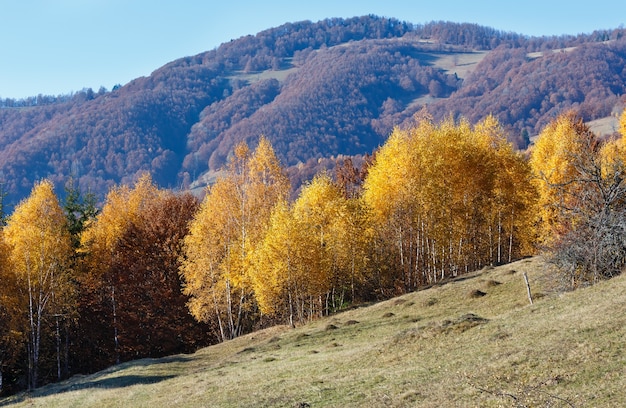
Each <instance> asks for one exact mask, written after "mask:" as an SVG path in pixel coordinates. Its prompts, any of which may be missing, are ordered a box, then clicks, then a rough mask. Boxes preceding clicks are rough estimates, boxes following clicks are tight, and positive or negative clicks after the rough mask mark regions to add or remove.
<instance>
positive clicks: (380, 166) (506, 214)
mask: <svg viewBox="0 0 626 408" xmlns="http://www.w3.org/2000/svg"><path fill="white" fill-rule="evenodd" d="M518 172H520V173H521V174H516V173H518ZM527 175H528V168H527V167H525V166H524V165H523V158H522V157H521V156H520V155H519V154H516V153H515V152H514V151H513V148H512V146H511V145H510V144H509V143H508V142H507V141H506V139H505V137H504V132H503V130H502V129H501V127H500V125H499V123H498V122H497V120H496V119H495V118H493V117H492V116H489V117H487V118H486V119H485V120H484V121H482V122H480V123H478V124H477V125H476V126H474V127H472V126H471V125H470V124H469V123H468V122H467V121H464V120H463V121H460V122H458V123H455V122H454V121H453V120H452V119H447V120H445V121H443V122H442V123H440V124H438V125H435V124H433V123H432V122H431V121H430V120H423V121H422V122H420V123H418V124H417V125H416V126H414V127H412V128H410V129H407V130H401V129H395V130H394V132H393V133H392V135H391V137H390V138H389V140H388V142H387V143H385V145H384V146H383V147H382V148H381V149H380V150H379V151H378V152H377V154H376V159H375V162H374V165H373V166H372V167H371V168H370V170H369V173H368V176H367V179H366V180H365V183H364V193H363V200H364V202H365V204H366V207H367V208H368V209H369V210H370V214H371V216H372V223H373V224H374V226H375V227H376V229H377V231H378V239H380V240H382V241H383V242H386V244H385V245H388V247H389V248H395V252H396V255H395V256H396V262H397V263H396V265H395V268H394V269H395V270H396V271H397V274H396V275H395V277H394V278H393V279H395V281H396V285H397V286H400V285H402V287H403V288H404V290H412V289H414V288H415V287H416V286H418V285H419V284H421V283H426V282H432V281H435V280H437V279H440V278H442V277H445V276H447V275H454V274H457V273H459V272H462V271H466V270H468V269H472V268H476V267H480V266H481V265H483V264H485V263H488V262H499V261H501V260H504V259H507V258H509V257H511V256H520V255H521V254H522V249H521V248H522V247H523V246H524V245H525V244H524V243H522V242H521V240H522V237H523V234H519V233H515V234H514V231H519V230H520V229H527V228H529V225H528V218H527V217H526V216H525V214H527V213H528V211H529V210H528V206H529V205H530V204H531V200H532V199H533V194H532V192H531V190H532V189H531V187H530V186H529V184H528V180H527ZM518 182H522V184H521V185H519V186H515V185H514V184H515V183H518ZM516 220H520V221H516ZM523 239H524V240H526V239H527V238H525V236H524V238H523ZM526 247H527V246H526ZM506 254H510V256H508V257H507V256H505V255H506Z"/></svg>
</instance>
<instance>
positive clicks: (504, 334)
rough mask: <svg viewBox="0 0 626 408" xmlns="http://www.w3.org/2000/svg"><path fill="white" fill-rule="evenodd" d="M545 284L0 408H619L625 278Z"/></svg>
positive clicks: (303, 333) (408, 307) (389, 304)
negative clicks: (565, 286) (568, 288)
mask: <svg viewBox="0 0 626 408" xmlns="http://www.w3.org/2000/svg"><path fill="white" fill-rule="evenodd" d="M524 273H526V274H527V275H528V277H529V281H530V286H531V289H532V292H533V299H534V303H533V304H532V305H531V304H529V300H528V298H527V292H526V286H525V283H524V279H523V274H524ZM553 273H554V272H553V271H552V270H551V268H550V267H549V266H548V265H547V264H546V263H544V261H543V260H542V259H541V258H538V257H535V258H529V259H524V260H521V261H518V262H515V263H512V264H508V265H503V266H499V267H496V268H491V267H489V268H485V269H483V270H481V271H478V272H475V273H472V274H468V275H464V276H463V277H460V278H457V279H453V280H450V281H447V282H444V283H441V284H438V285H436V286H433V287H430V288H428V289H425V290H420V291H418V292H414V293H409V294H406V295H403V296H401V297H398V298H394V299H390V300H388V301H385V302H381V303H377V304H372V305H364V306H363V307H360V308H354V309H352V310H349V311H345V312H343V313H339V314H336V315H334V316H330V317H328V318H324V319H320V320H317V321H314V322H311V323H310V324H307V325H304V326H302V327H298V328H296V329H291V328H289V327H286V326H276V327H272V328H269V329H266V330H263V331H259V332H255V333H251V334H248V335H245V336H242V337H240V338H237V339H235V340H232V341H228V342H225V343H221V344H218V345H215V346H211V347H208V348H205V349H201V350H199V351H198V352H196V353H195V354H190V355H177V356H171V357H167V358H162V359H144V360H137V361H131V362H127V363H123V364H120V365H117V366H114V367H111V368H109V369H106V370H104V371H101V372H98V373H95V374H92V375H89V376H76V377H73V378H72V379H70V380H67V381H64V382H62V383H57V384H52V385H48V386H46V387H43V388H40V389H37V390H35V391H34V392H33V393H32V394H19V395H16V396H13V397H9V398H7V399H4V400H0V406H7V405H11V406H16V407H20V406H29V407H38V406H41V407H43V406H45V407H67V406H81V407H90V406H93V407H95V406H97V407H117V406H135V407H155V406H186V407H187V406H188V407H196V406H220V407H228V406H232V407H235V406H237V407H241V406H255V407H258V406H264V407H270V406H271V407H330V406H336V407H339V406H341V407H361V406H394V407H409V406H410V407H414V406H420V407H430V406H433V407H434V406H494V407H495V406H557V407H572V406H619V405H623V404H624V403H625V402H626V392H625V390H626V382H625V380H624V378H625V377H624V375H623V374H624V373H623V370H624V365H625V363H626V351H625V350H624V348H623V347H622V343H623V342H622V340H623V338H624V336H625V335H626V329H625V328H626V321H625V319H626V317H625V316H626V313H625V312H626V308H625V305H626V297H625V296H626V295H625V293H626V276H624V275H622V276H619V277H616V278H614V279H612V280H609V281H604V282H601V283H599V284H597V285H594V286H593V287H587V288H584V289H579V290H577V291H574V292H561V291H559V290H558V286H556V285H555V284H554V282H555V276H554V275H553Z"/></svg>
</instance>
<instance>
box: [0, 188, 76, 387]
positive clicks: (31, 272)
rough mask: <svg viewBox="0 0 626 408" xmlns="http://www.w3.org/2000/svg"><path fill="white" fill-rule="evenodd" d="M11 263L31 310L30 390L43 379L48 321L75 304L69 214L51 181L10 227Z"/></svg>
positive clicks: (31, 198) (36, 191)
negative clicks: (41, 364) (44, 339)
mask: <svg viewBox="0 0 626 408" xmlns="http://www.w3.org/2000/svg"><path fill="white" fill-rule="evenodd" d="M4 234H5V239H6V243H7V246H8V248H9V254H10V255H9V262H10V265H11V267H12V269H13V273H14V274H15V279H16V281H17V286H18V293H19V295H20V296H21V297H22V300H21V304H22V305H24V307H25V308H26V310H25V314H26V315H27V320H28V321H27V327H26V328H25V330H24V331H25V332H26V333H27V334H28V368H29V388H31V389H32V388H35V387H37V385H38V380H39V362H40V355H41V341H42V338H43V335H44V333H43V331H44V330H45V328H46V324H45V322H46V321H48V320H49V319H51V318H52V317H53V316H54V315H63V314H66V313H68V311H69V309H71V308H72V307H73V285H72V280H71V276H70V271H69V270H68V267H69V261H70V257H71V254H72V245H71V240H70V234H69V231H68V229H67V225H66V218H65V214H64V213H63V209H62V208H61V206H60V204H59V201H58V199H57V197H56V195H55V194H54V188H53V185H52V183H51V182H49V181H47V180H44V181H42V182H40V183H38V184H36V185H35V187H34V188H33V190H32V192H31V194H30V196H29V197H28V198H27V199H25V200H24V201H23V202H22V203H20V204H19V205H18V206H17V207H16V209H15V211H14V213H13V214H12V215H11V217H10V218H9V220H8V223H7V226H6V228H5V231H4Z"/></svg>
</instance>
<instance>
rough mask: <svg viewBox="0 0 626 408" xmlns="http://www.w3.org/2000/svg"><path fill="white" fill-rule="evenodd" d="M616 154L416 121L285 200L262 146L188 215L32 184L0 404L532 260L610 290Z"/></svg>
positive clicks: (137, 200) (571, 281)
mask: <svg viewBox="0 0 626 408" xmlns="http://www.w3.org/2000/svg"><path fill="white" fill-rule="evenodd" d="M620 123H621V125H620V126H621V127H620V131H621V133H622V135H624V134H625V132H626V114H622V116H621V122H620ZM623 140H626V139H623V138H614V139H607V140H601V139H600V138H597V137H596V136H595V135H594V134H593V132H591V131H590V130H589V128H588V127H587V126H586V125H585V124H584V123H583V122H582V121H581V120H580V118H578V117H577V116H576V115H574V114H573V113H568V114H563V115H561V116H559V117H558V118H556V119H555V120H554V121H553V122H551V123H550V124H548V126H546V128H545V129H543V131H542V132H541V134H540V135H539V138H538V139H537V141H536V143H535V144H534V146H533V148H532V149H531V150H530V154H529V155H525V154H522V153H520V152H519V151H517V150H516V149H514V148H513V146H512V144H511V143H509V142H507V140H506V137H505V132H504V131H503V129H502V127H501V125H500V124H499V123H498V121H497V120H496V119H495V118H494V117H492V116H488V117H486V118H485V119H483V120H482V121H480V122H478V123H476V124H471V123H469V122H468V121H466V120H461V121H454V120H451V119H449V120H444V121H442V122H435V121H433V120H432V118H430V117H429V116H428V115H426V114H424V115H422V116H421V117H416V118H415V122H414V123H413V124H412V125H411V126H408V127H406V128H400V127H397V128H395V129H394V131H393V132H392V134H391V135H390V137H389V139H388V140H387V142H386V143H385V144H384V145H383V146H382V147H381V148H380V149H378V150H377V151H376V152H375V154H374V155H373V156H372V157H368V158H366V160H364V162H363V163H362V165H361V166H358V167H357V166H355V165H354V163H353V162H352V161H351V160H350V159H342V160H341V161H340V162H339V163H338V164H337V166H336V170H335V172H334V173H329V172H321V173H319V174H317V175H316V176H315V177H314V178H313V179H312V181H310V182H308V183H307V184H305V185H304V186H303V188H302V189H301V190H300V192H299V194H298V196H297V197H296V198H295V199H289V191H290V186H289V181H288V178H287V177H286V174H285V169H284V167H283V166H282V165H281V163H280V161H279V160H278V159H277V157H276V154H275V152H274V149H273V147H272V145H271V143H270V142H269V141H268V140H267V139H266V138H264V137H261V138H260V139H259V140H258V143H256V145H255V146H248V145H247V144H245V143H241V144H239V145H238V146H237V147H236V148H235V151H234V154H233V155H232V157H231V158H230V160H229V161H228V163H227V165H226V166H225V169H224V172H223V174H222V176H221V177H220V178H219V179H218V180H217V181H216V182H215V183H214V184H213V185H212V186H211V187H209V188H208V189H207V190H206V192H205V195H204V198H203V199H202V200H198V199H197V198H196V197H194V196H192V195H191V194H189V193H176V192H173V191H171V190H166V189H161V188H159V187H157V186H156V184H155V183H154V182H153V180H152V179H151V177H150V176H149V175H148V174H145V175H143V176H142V177H140V178H139V179H138V180H137V181H136V182H135V183H134V184H133V185H119V186H115V187H113V188H112V189H111V190H110V191H109V193H108V194H107V196H106V199H105V201H104V204H103V205H102V207H101V208H96V204H95V201H94V199H93V197H92V196H91V195H89V194H83V193H82V192H81V191H80V190H79V189H77V188H76V187H75V186H74V185H73V184H71V183H70V184H68V185H67V186H66V189H67V191H66V198H65V199H64V200H59V198H58V197H57V195H56V194H55V191H54V188H53V185H52V184H51V183H50V182H49V181H47V180H43V181H41V182H39V183H37V184H36V185H35V186H34V187H33V189H32V191H31V194H30V196H29V197H27V198H26V199H25V200H23V201H22V202H21V203H20V204H19V205H18V206H17V207H16V208H15V211H14V212H13V213H12V214H10V215H9V216H8V217H7V218H6V220H5V221H4V222H3V225H4V227H3V228H2V229H1V231H0V232H1V235H0V246H1V247H2V251H0V256H2V258H1V259H0V278H1V279H2V283H3V284H2V287H1V288H0V290H1V292H0V300H1V302H0V316H1V317H2V320H3V322H5V323H3V325H2V326H1V327H0V330H2V332H0V341H1V342H2V343H1V348H0V350H2V355H1V356H0V358H1V360H0V362H1V366H0V367H1V368H2V379H3V383H2V384H3V387H4V389H5V390H7V391H12V390H13V391H14V390H16V389H21V388H33V387H37V386H38V385H41V384H43V383H46V382H50V381H55V380H60V379H63V378H67V377H68V376H71V375H72V374H75V373H88V372H94V371H96V370H99V369H102V368H104V367H107V366H109V365H111V364H115V363H119V362H121V361H127V360H131V359H136V358H141V357H159V356H165V355H170V354H173V353H181V352H190V351H193V350H195V349H197V348H198V347H201V346H204V345H208V344H211V343H215V342H219V341H225V340H228V339H232V338H234V337H237V336H239V335H241V334H244V333H248V332H250V331H253V330H256V329H259V328H262V327H267V326H270V325H274V324H289V325H292V326H295V325H300V324H303V323H306V322H307V321H310V320H311V319H315V318H317V317H321V316H325V315H328V314H332V313H334V312H336V311H338V310H341V309H343V308H346V307H349V306H350V305H358V304H361V303H364V302H370V301H376V300H381V299H386V298H390V297H392V296H395V295H398V294H402V293H407V292H410V291H414V290H419V289H420V288H422V287H426V286H428V285H432V284H434V283H436V282H439V281H442V280H446V279H450V278H453V277H457V276H459V275H462V274H464V273H467V272H470V271H474V270H477V269H480V268H482V267H484V266H486V265H493V264H501V263H506V262H511V261H512V260H516V259H519V258H521V257H524V256H527V255H532V254H535V253H537V252H538V251H540V250H541V251H545V252H546V253H548V254H550V253H552V254H554V258H553V259H554V262H555V263H558V264H559V265H560V266H561V268H562V271H563V273H562V275H563V279H564V282H566V283H567V284H568V285H570V286H572V287H576V286H579V285H586V284H590V283H593V282H595V281H597V280H599V279H605V278H609V277H611V276H613V275H615V274H617V273H619V272H620V271H621V270H622V268H623V267H624V266H625V265H626V256H625V254H626V248H624V242H626V228H625V227H624V225H625V223H626V218H625V217H624V211H625V210H626V189H625V185H624V175H625V174H626V147H625V146H624V142H623ZM607 231H610V234H609V235H607V233H606V232H607ZM607 237H610V239H611V241H610V242H607V239H608V238H607ZM590 251H593V252H590Z"/></svg>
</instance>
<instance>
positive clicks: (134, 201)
mask: <svg viewBox="0 0 626 408" xmlns="http://www.w3.org/2000/svg"><path fill="white" fill-rule="evenodd" d="M162 194H163V192H162V191H161V190H159V188H158V187H157V186H156V185H155V184H154V183H153V182H152V178H151V177H150V175H149V174H148V173H145V174H144V175H142V176H141V177H140V178H139V179H138V180H137V182H136V183H135V186H134V187H133V188H132V189H131V188H130V187H129V186H127V185H121V186H117V187H114V188H112V189H111V190H110V191H109V193H108V194H107V196H106V199H105V203H104V206H103V207H102V211H101V212H100V214H98V216H97V218H96V220H95V221H94V222H92V223H91V224H90V225H88V226H87V227H86V229H85V231H84V232H83V234H82V236H81V247H82V251H84V252H86V253H87V254H88V255H89V260H90V261H91V262H90V264H91V268H92V271H94V272H96V271H98V270H99V271H101V272H102V271H104V270H105V269H106V268H107V266H108V265H109V264H110V261H111V256H112V251H113V250H114V248H115V245H116V244H117V242H118V240H119V239H120V237H121V236H122V235H123V234H124V232H125V231H126V228H128V226H129V225H130V223H131V222H134V221H136V220H137V219H138V218H139V214H140V213H141V211H142V210H143V208H144V207H145V206H146V205H147V204H148V203H150V202H151V201H153V200H156V199H158V198H159V197H160V196H161V195H162Z"/></svg>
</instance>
